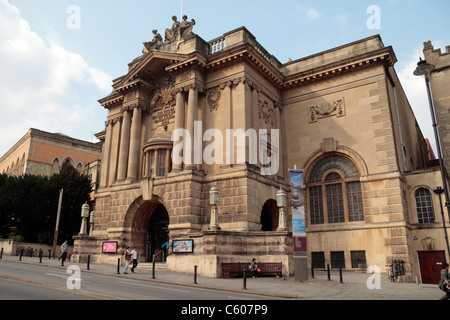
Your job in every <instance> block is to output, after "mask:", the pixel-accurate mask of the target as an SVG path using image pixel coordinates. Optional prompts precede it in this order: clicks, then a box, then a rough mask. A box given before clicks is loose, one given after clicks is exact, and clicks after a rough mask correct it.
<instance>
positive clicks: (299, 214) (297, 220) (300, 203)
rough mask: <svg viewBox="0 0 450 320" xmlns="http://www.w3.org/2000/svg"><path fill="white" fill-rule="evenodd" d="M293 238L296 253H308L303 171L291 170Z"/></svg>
mask: <svg viewBox="0 0 450 320" xmlns="http://www.w3.org/2000/svg"><path fill="white" fill-rule="evenodd" d="M289 177H290V182H291V191H292V193H291V209H292V236H293V237H294V251H306V223H305V206H304V197H303V170H299V169H290V170H289Z"/></svg>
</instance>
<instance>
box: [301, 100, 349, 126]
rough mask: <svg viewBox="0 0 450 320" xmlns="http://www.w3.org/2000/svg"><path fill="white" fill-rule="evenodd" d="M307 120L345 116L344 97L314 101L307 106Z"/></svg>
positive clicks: (313, 120)
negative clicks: (319, 101) (330, 100)
mask: <svg viewBox="0 0 450 320" xmlns="http://www.w3.org/2000/svg"><path fill="white" fill-rule="evenodd" d="M309 111H310V112H309V113H310V118H309V122H310V123H311V122H317V121H318V120H319V119H321V118H326V117H331V116H336V117H342V116H345V102H344V98H340V99H337V100H335V101H332V102H328V101H326V102H321V103H315V104H313V105H311V106H310V107H309Z"/></svg>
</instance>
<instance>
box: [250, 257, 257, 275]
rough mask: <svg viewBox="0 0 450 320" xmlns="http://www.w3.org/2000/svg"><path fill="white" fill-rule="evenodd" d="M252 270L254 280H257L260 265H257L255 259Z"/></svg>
mask: <svg viewBox="0 0 450 320" xmlns="http://www.w3.org/2000/svg"><path fill="white" fill-rule="evenodd" d="M250 270H251V272H252V276H253V278H256V277H257V276H258V265H257V264H256V259H255V258H253V260H252V264H251V265H250Z"/></svg>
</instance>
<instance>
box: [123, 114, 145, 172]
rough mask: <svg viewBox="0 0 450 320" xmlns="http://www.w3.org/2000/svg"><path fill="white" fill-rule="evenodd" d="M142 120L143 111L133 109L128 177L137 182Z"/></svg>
mask: <svg viewBox="0 0 450 320" xmlns="http://www.w3.org/2000/svg"><path fill="white" fill-rule="evenodd" d="M141 119H142V109H141V108H139V107H135V108H134V109H133V121H132V123H131V137H130V153H129V155H128V175H127V179H130V180H136V179H137V178H138V163H139V154H140V152H139V149H140V142H141V122H142V121H141Z"/></svg>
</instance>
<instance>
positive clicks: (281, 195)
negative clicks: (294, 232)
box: [277, 188, 287, 231]
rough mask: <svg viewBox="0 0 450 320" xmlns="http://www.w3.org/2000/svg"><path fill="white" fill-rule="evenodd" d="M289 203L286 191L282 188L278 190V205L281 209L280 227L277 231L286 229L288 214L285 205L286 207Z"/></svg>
mask: <svg viewBox="0 0 450 320" xmlns="http://www.w3.org/2000/svg"><path fill="white" fill-rule="evenodd" d="M286 204H287V198H286V192H284V191H283V190H282V189H281V188H280V190H278V192H277V206H278V207H279V208H280V209H279V215H278V228H277V231H286V230H287V227H286V215H285V213H284V207H286Z"/></svg>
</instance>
